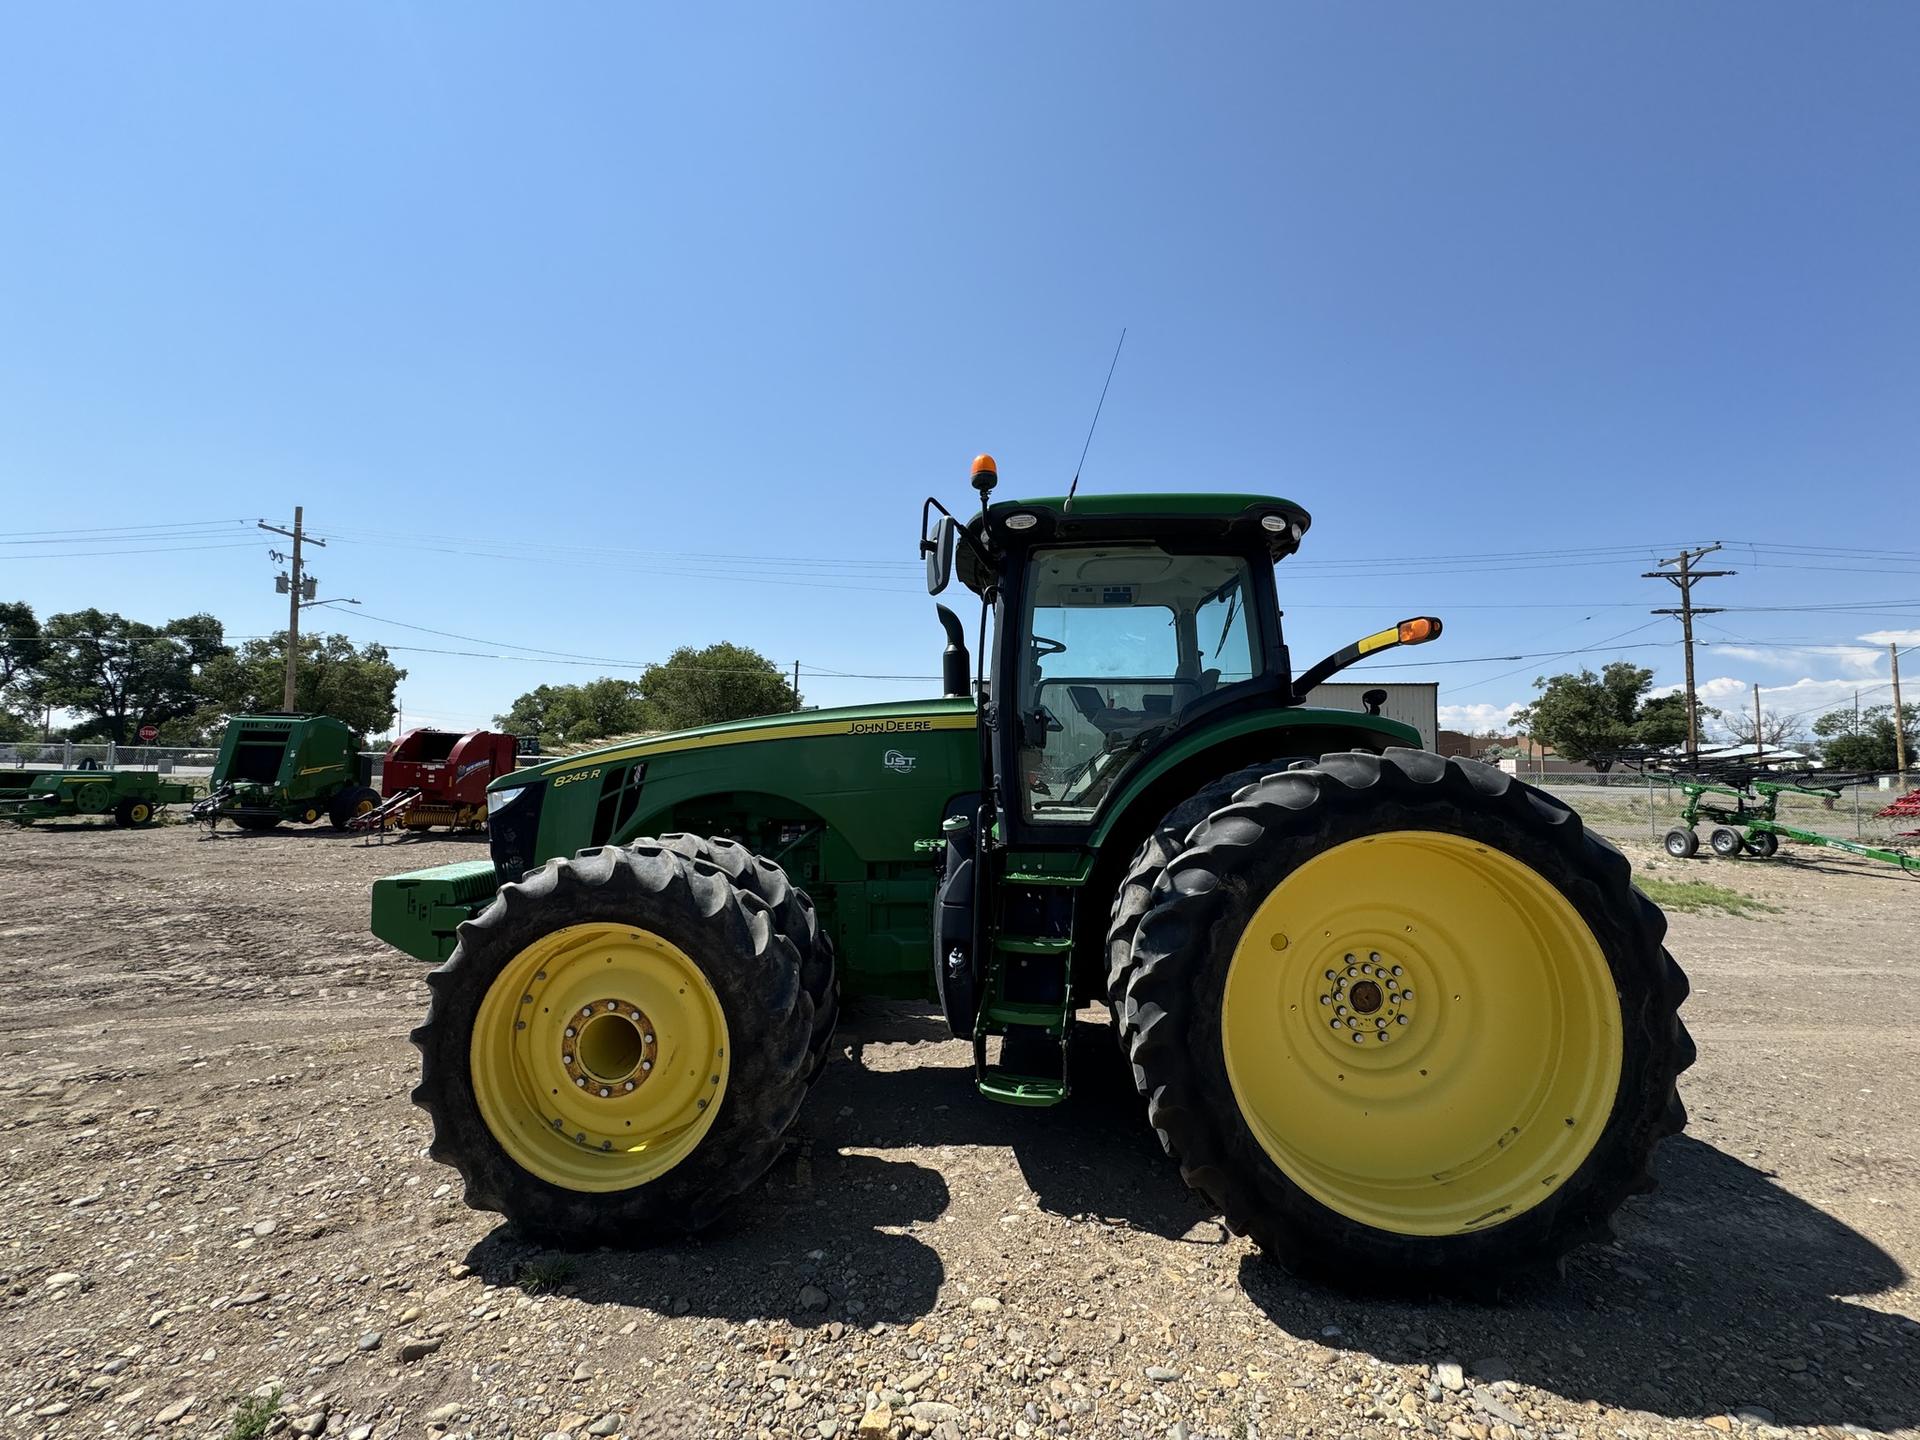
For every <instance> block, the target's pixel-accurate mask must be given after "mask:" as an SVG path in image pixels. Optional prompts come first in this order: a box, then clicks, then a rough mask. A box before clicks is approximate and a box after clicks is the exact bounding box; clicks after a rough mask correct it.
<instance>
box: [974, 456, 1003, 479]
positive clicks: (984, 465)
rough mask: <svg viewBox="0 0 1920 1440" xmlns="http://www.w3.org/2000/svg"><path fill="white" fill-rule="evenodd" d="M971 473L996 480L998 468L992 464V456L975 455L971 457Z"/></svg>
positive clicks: (998, 473) (998, 472)
mask: <svg viewBox="0 0 1920 1440" xmlns="http://www.w3.org/2000/svg"><path fill="white" fill-rule="evenodd" d="M973 473H974V474H975V475H976V476H979V475H992V476H993V477H995V478H996V479H998V478H999V475H1000V467H999V466H998V465H996V464H994V463H993V456H991V455H976V456H974V457H973Z"/></svg>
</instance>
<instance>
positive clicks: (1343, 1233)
mask: <svg viewBox="0 0 1920 1440" xmlns="http://www.w3.org/2000/svg"><path fill="white" fill-rule="evenodd" d="M1665 929H1666V922H1665V917H1664V916H1662V915H1661V913H1660V911H1659V910H1658V909H1657V908H1655V907H1654V906H1653V905H1652V904H1651V903H1650V902H1649V901H1647V900H1646V899H1645V897H1643V896H1641V895H1640V894H1639V892H1638V891H1636V890H1635V889H1634V888H1633V886H1632V882H1631V876H1630V873H1629V869H1628V866H1627V862H1626V860H1625V859H1624V858H1623V857H1622V856H1621V855H1620V853H1619V851H1617V850H1615V849H1614V848H1613V847H1612V846H1611V845H1609V844H1607V843H1606V842H1605V841H1604V840H1601V839H1599V838H1598V837H1596V836H1594V835H1592V834H1590V833H1589V832H1588V831H1586V829H1585V828H1584V827H1583V826H1582V824H1581V822H1580V819H1579V816H1578V815H1576V814H1575V813H1574V812H1573V811H1571V810H1569V809H1568V808H1567V807H1565V806H1564V805H1561V804H1560V803H1559V802H1558V801H1555V800H1553V799H1551V798H1550V797H1548V796H1546V795H1545V794H1543V793H1541V792H1540V791H1538V790H1535V789H1533V788H1532V787H1530V786H1527V785H1524V784H1521V783H1519V782H1517V781H1514V780H1512V779H1510V778H1509V777H1507V776H1504V775H1502V774H1500V773H1499V772H1498V771H1495V770H1491V769H1489V768H1488V767H1485V766H1481V765H1476V764H1473V763H1471V762H1465V763H1463V762H1460V761H1448V760H1443V759H1442V758H1441V757H1439V756H1437V755H1432V754H1428V753H1425V752H1421V751H1411V750H1392V751H1388V752H1387V753H1386V754H1385V755H1371V754H1364V753H1354V754H1345V755H1329V756H1326V757H1324V758H1323V759H1322V760H1321V761H1320V762H1319V764H1318V765H1317V766H1314V767H1310V768H1301V769H1294V770H1289V771H1285V772H1282V773H1280V774H1276V775H1270V776H1267V777H1266V778H1264V779H1262V780H1260V781H1259V782H1258V783H1256V784H1255V785H1253V786H1252V787H1251V788H1249V789H1247V790H1245V791H1243V792H1241V794H1240V795H1239V796H1238V797H1237V798H1236V799H1235V800H1234V801H1233V802H1232V803H1230V804H1228V805H1225V806H1223V807H1221V808H1220V809H1218V810H1216V811H1215V812H1214V813H1213V815H1212V816H1210V817H1209V818H1208V819H1207V820H1206V821H1205V822H1204V823H1203V824H1202V825H1201V826H1200V827H1199V828H1198V829H1196V830H1195V831H1194V833H1193V835H1192V837H1191V841H1190V843H1189V845H1188V846H1187V848H1186V849H1185V850H1183V851H1182V852H1181V854H1180V855H1178V856H1177V857H1176V858H1175V859H1174V860H1173V862H1172V863H1171V864H1170V865H1169V866H1168V868H1167V871H1166V875H1165V877H1164V879H1163V880H1162V881H1161V883H1159V884H1158V885H1156V886H1155V888H1154V891H1153V905H1152V908H1151V909H1150V910H1149V911H1148V913H1147V914H1146V915H1145V917H1144V918H1143V919H1142V920H1141V921H1140V924H1139V927H1138V932H1137V934H1136V936H1135V938H1134V940H1133V943H1132V946H1131V953H1130V956H1129V958H1128V960H1127V963H1126V964H1125V966H1124V967H1123V971H1124V974H1123V988H1124V995H1123V996H1122V997H1119V999H1120V1003H1119V1006H1118V1008H1119V1009H1120V1012H1121V1015H1122V1028H1123V1033H1124V1039H1125V1043H1126V1046H1127V1050H1128V1053H1129V1055H1130V1057H1131V1059H1132V1063H1133V1068H1134V1079H1135V1083H1136V1085H1137V1086H1138V1087H1139V1089H1140V1091H1141V1093H1142V1094H1143V1095H1144V1096H1146V1098H1147V1100H1148V1113H1149V1117H1150V1119H1151V1121H1152V1123H1153V1126H1154V1128H1155V1130H1156V1131H1157V1132H1158V1133H1159V1136H1160V1139H1161V1143H1162V1144H1163V1145H1164V1146H1165V1148H1166V1149H1167V1150H1168V1152H1169V1153H1170V1154H1171V1155H1173V1156H1174V1157H1175V1159H1177V1160H1178V1161H1179V1162H1180V1165H1181V1170H1182V1173H1183V1175H1184V1176H1185V1178H1186V1180H1187V1183H1188V1184H1189V1185H1190V1186H1192V1187H1193V1188H1194V1189H1196V1190H1198V1191H1200V1192H1201V1193H1202V1194H1203V1195H1205V1196H1206V1197H1207V1198H1208V1199H1209V1200H1211V1201H1212V1202H1213V1203H1214V1204H1215V1205H1217V1206H1218V1207H1219V1208H1220V1210H1221V1212H1222V1213H1223V1215H1224V1216H1225V1218H1226V1220H1227V1223H1228V1224H1229V1225H1230V1226H1231V1227H1232V1228H1233V1229H1235V1230H1236V1231H1239V1232H1241V1233H1245V1234H1250V1235H1252V1236H1253V1238H1254V1239H1255V1240H1256V1241H1257V1242H1258V1243H1259V1244H1260V1246H1261V1247H1262V1249H1263V1250H1265V1251H1266V1252H1267V1253H1268V1254H1269V1255H1271V1256H1273V1257H1275V1258H1276V1259H1278V1260H1280V1261H1281V1262H1282V1263H1283V1264H1285V1265H1287V1266H1288V1267H1290V1268H1292V1269H1295V1270H1299V1271H1305V1272H1311V1273H1315V1274H1318V1275H1321V1276H1323V1277H1325V1278H1328V1279H1331V1280H1334V1281H1336V1282H1338V1283H1345V1284H1350V1285H1358V1284H1365V1285H1368V1286H1384V1287H1388V1288H1394V1289H1405V1288H1415V1289H1418V1288H1460V1287H1476V1286H1479V1285H1483V1284H1485V1283H1486V1282H1488V1281H1489V1280H1493V1279H1497V1278H1498V1277H1499V1276H1501V1275H1502V1274H1505V1273H1507V1272H1510V1271H1513V1270H1516V1269H1524V1268H1531V1267H1535V1266H1538V1265H1541V1264H1543V1263H1546V1262H1550V1261H1552V1260H1555V1259H1557V1258H1558V1257H1559V1256H1561V1255H1562V1254H1564V1253H1565V1252H1566V1251H1567V1250H1568V1249H1570V1248H1571V1247H1573V1246H1575V1245H1577V1244H1580V1243H1582V1242H1584V1241H1587V1240H1592V1239H1599V1238H1604V1236H1605V1235H1606V1234H1607V1233H1608V1224H1609V1220H1610V1217H1611V1216H1612V1214H1613V1212H1614V1211H1615V1210H1616V1209H1617V1208H1618V1207H1619V1205H1620V1204H1621V1203H1622V1202H1623V1201H1624V1200H1625V1199H1626V1197H1627V1196H1628V1195H1629V1194H1632V1193H1635V1192H1636V1191H1639V1190H1644V1189H1648V1188H1651V1186H1652V1178H1651V1173H1650V1169H1649V1162H1650V1160H1651V1156H1652V1152H1653V1149H1654V1147H1655V1146H1656V1145H1657V1144H1658V1143H1659V1141H1660V1140H1661V1139H1662V1138H1663V1137H1665V1136H1666V1135H1669V1134H1672V1133H1675V1132H1676V1131H1678V1130H1679V1129H1680V1128H1682V1126H1683V1125H1684V1124H1685V1110H1684V1109H1683V1108H1682V1106H1681V1104H1680V1101H1679V1097H1678V1095H1677V1093H1676V1090H1675V1083H1674V1082H1675V1078H1676V1077H1677V1076H1678V1074H1679V1073H1680V1071H1682V1070H1684V1069H1685V1068H1686V1067H1687V1066H1688V1065H1689V1064H1690V1063H1692V1060H1693V1045H1692V1042H1691V1040H1690V1039H1689V1038H1688V1036H1687V1034H1686V1031H1685V1028H1684V1027H1683V1026H1682V1025H1681V1023H1680V1020H1679V1016H1678V1007H1679V1004H1680V1002H1681V1001H1682V1000H1683V999H1684V998H1685V996H1686V992H1687V985H1686V979H1685V977H1684V976H1683V975H1682V974H1681V972H1680V970H1679V968H1678V967H1677V966H1676V965H1674V964H1673V962H1672V960H1671V958H1670V957H1668V955H1667V954H1666V952H1665V950H1664V949H1663V948H1662V946H1661V938H1662V936H1663V934H1664V932H1665Z"/></svg>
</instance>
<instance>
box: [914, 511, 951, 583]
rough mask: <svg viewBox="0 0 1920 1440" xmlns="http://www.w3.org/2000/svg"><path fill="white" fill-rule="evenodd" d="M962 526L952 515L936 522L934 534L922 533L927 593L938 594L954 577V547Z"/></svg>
mask: <svg viewBox="0 0 1920 1440" xmlns="http://www.w3.org/2000/svg"><path fill="white" fill-rule="evenodd" d="M959 534H960V526H959V525H958V523H956V522H955V520H954V518H953V517H952V516H951V515H942V516H941V517H940V518H939V519H938V520H937V521H935V522H934V526H933V534H932V535H931V536H928V535H922V536H921V539H920V553H921V554H923V555H925V556H926V557H927V593H928V594H929V595H938V594H939V593H940V592H941V591H942V590H944V589H946V588H947V582H948V581H949V580H951V579H952V578H953V547H954V542H955V540H956V539H957V538H958V536H959Z"/></svg>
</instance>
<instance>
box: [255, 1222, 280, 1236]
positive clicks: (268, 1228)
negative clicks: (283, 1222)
mask: <svg viewBox="0 0 1920 1440" xmlns="http://www.w3.org/2000/svg"><path fill="white" fill-rule="evenodd" d="M279 1228H280V1223H279V1222H278V1221H277V1220H262V1221H261V1222H260V1223H259V1224H258V1225H256V1226H254V1227H253V1233H254V1234H256V1235H258V1236H259V1237H260V1238H261V1239H262V1240H264V1239H266V1238H267V1236H269V1235H271V1234H273V1232H274V1231H276V1230H278V1229H279Z"/></svg>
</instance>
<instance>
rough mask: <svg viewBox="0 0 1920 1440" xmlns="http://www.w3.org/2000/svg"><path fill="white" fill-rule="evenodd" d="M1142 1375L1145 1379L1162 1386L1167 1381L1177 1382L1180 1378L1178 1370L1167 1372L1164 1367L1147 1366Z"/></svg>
mask: <svg viewBox="0 0 1920 1440" xmlns="http://www.w3.org/2000/svg"><path fill="white" fill-rule="evenodd" d="M1144 1373H1145V1375H1146V1377H1147V1379H1149V1380H1155V1381H1159V1382H1161V1383H1163V1384H1164V1383H1165V1382H1167V1381H1169V1380H1178V1379H1179V1378H1180V1372H1179V1371H1178V1370H1169V1369H1168V1368H1167V1367H1166V1366H1164V1365H1149V1366H1147V1368H1146V1370H1145V1372H1144Z"/></svg>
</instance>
